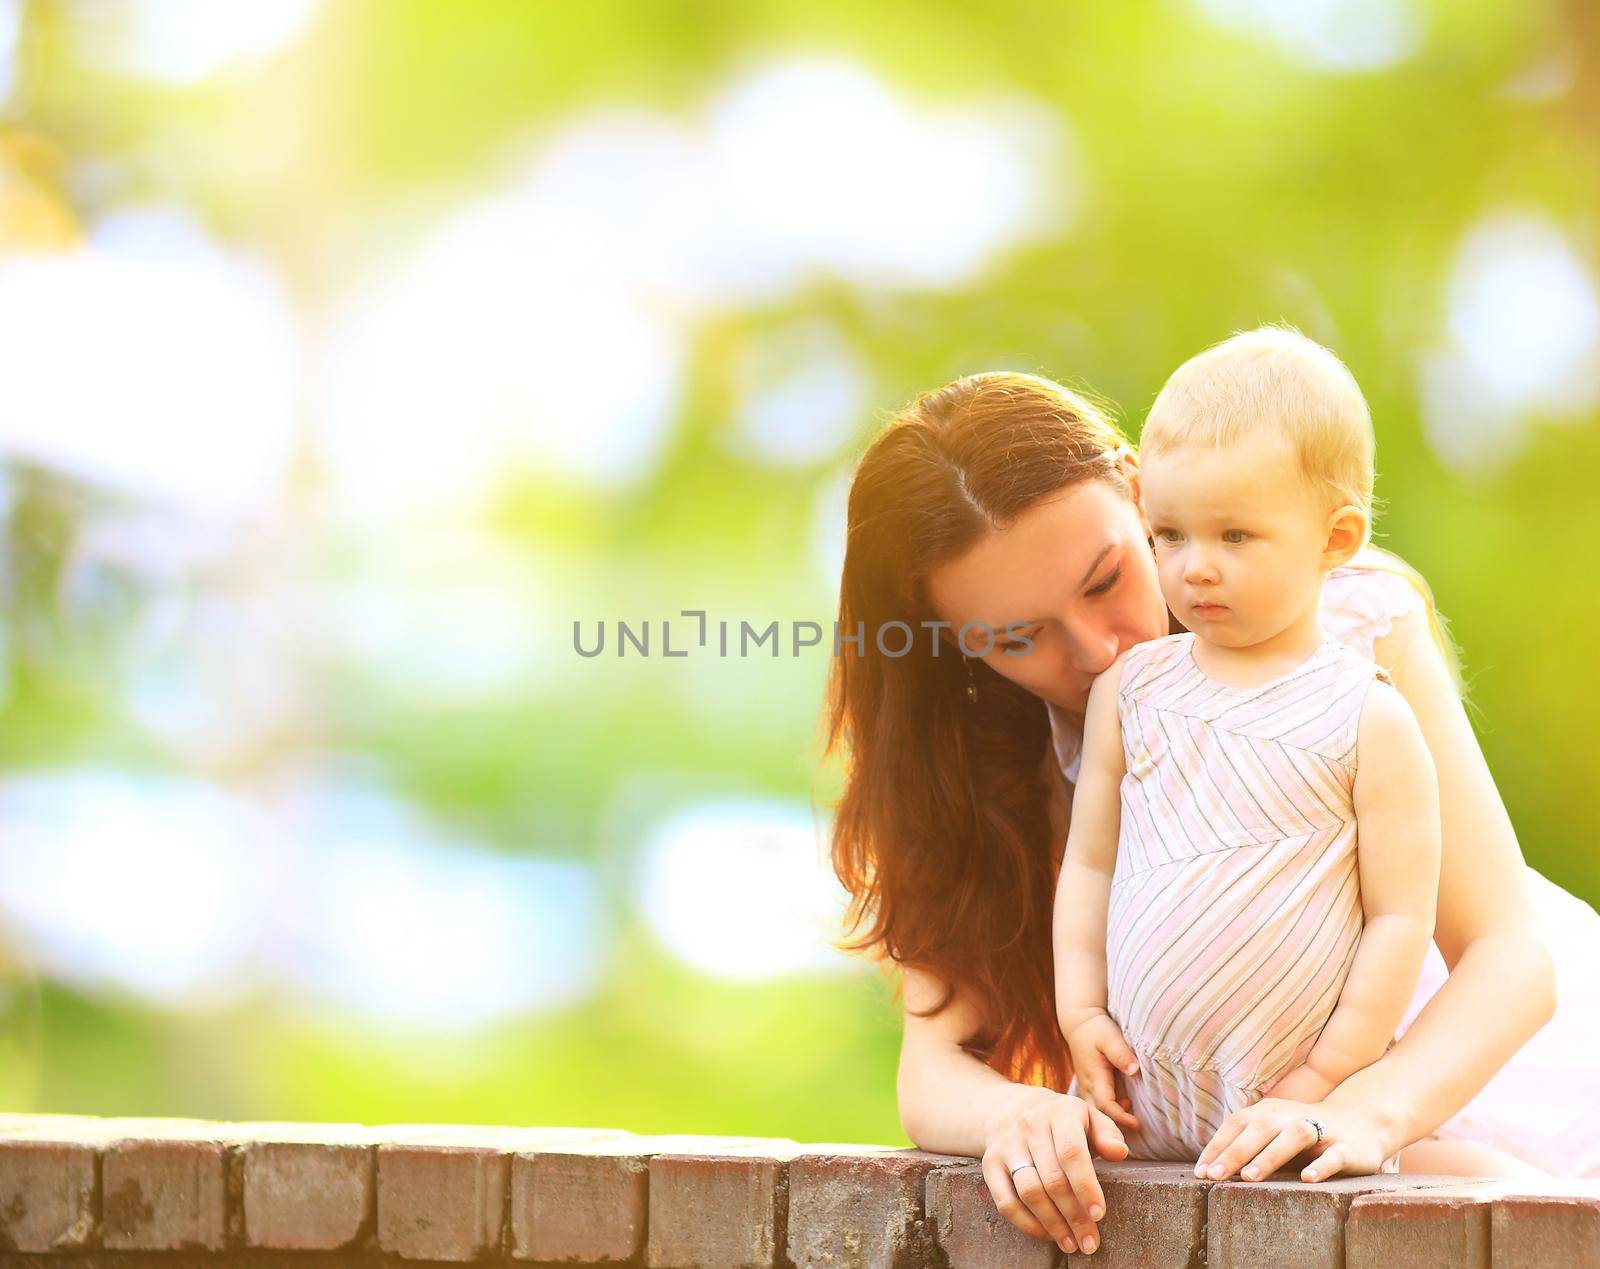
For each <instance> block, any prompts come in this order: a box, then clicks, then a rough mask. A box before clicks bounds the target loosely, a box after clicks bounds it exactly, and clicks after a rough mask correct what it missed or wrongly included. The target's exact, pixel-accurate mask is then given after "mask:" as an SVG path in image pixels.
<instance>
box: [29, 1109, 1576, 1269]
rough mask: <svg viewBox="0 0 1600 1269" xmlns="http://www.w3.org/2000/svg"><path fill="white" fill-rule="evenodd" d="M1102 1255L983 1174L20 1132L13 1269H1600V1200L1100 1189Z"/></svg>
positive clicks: (888, 1162) (763, 1154) (280, 1135)
mask: <svg viewBox="0 0 1600 1269" xmlns="http://www.w3.org/2000/svg"><path fill="white" fill-rule="evenodd" d="M1099 1171H1100V1175H1101V1178H1102V1181H1103V1183H1104V1186H1105V1190H1106V1200H1107V1205H1108V1208H1109V1211H1108V1214H1107V1217H1106V1219H1105V1221H1104V1222H1103V1224H1102V1226H1101V1230H1102V1237H1103V1239H1104V1241H1103V1244H1102V1246H1101V1248H1100V1249H1099V1251H1098V1252H1097V1253H1096V1254H1095V1255H1094V1256H1084V1255H1074V1256H1072V1257H1063V1256H1062V1255H1061V1253H1060V1252H1059V1250H1058V1249H1057V1248H1056V1247H1055V1246H1054V1245H1052V1244H1050V1243H1048V1242H1044V1241H1042V1240H1038V1239H1030V1238H1027V1237H1025V1236H1024V1235H1022V1234H1020V1233H1019V1232H1018V1231H1016V1230H1015V1229H1014V1228H1013V1227H1012V1226H1011V1225H1010V1224H1008V1223H1007V1222H1006V1221H1004V1220H1003V1219H1001V1218H1000V1216H999V1215H998V1213H997V1212H996V1211H995V1209H994V1205H993V1203H992V1202H991V1201H990V1199H989V1193H988V1189H987V1188H986V1187H985V1185H984V1182H983V1177H982V1174H981V1172H980V1170H979V1167H978V1165H977V1163H976V1162H975V1161H974V1160H972V1159H969V1158H958V1157H954V1156H950V1155H939V1154H928V1153H925V1152H923V1151H920V1150H901V1149H896V1148H894V1147H891V1146H865V1145H806V1144H801V1143H798V1142H794V1141H789V1140H785V1139H774V1138H731V1137H693V1136H637V1135H635V1134H632V1133H628V1132H624V1131H621V1130H617V1129H605V1128H593V1129H590V1128H490V1127H472V1126H450V1125H439V1124H402V1125H388V1126H384V1127H368V1126H365V1125H360V1124H261V1123H245V1124H230V1123H212V1122H206V1121H201V1120H176V1119H96V1118H90V1117H84V1116H70V1115H0V1269H4V1266H9V1265H55V1266H58V1267H65V1266H83V1267H85V1269H88V1267H90V1266H95V1267H104V1269H112V1267H114V1266H152V1267H155V1266H162V1267H175V1266H180V1265H181V1266H191V1265H192V1266H202V1265H207V1266H218V1265H230V1266H231V1265H236V1266H240V1267H241V1269H246V1267H250V1266H259V1267H260V1269H268V1267H269V1266H279V1267H288V1266H304V1267H307V1269H309V1267H311V1266H334V1265H338V1266H352V1267H353V1269H359V1267H360V1266H376V1265H395V1266H398V1265H406V1266H413V1267H415V1266H419V1265H427V1264H435V1265H438V1264H459V1263H462V1262H478V1263H495V1264H502V1265H516V1264H529V1263H536V1264H545V1265H577V1264H597V1263H598V1264H632V1265H643V1266H651V1267H653V1269H667V1267H668V1266H735V1265H742V1266H760V1267H762V1269H780V1267H787V1266H807V1267H809V1266H819V1267H820V1266H827V1267H829V1269H850V1267H854V1266H861V1267H867V1266H871V1267H873V1269H877V1267H880V1266H881V1267H883V1269H891V1267H892V1269H911V1267H913V1266H924V1265H928V1266H952V1267H955V1269H964V1267H966V1266H973V1267H976V1269H1006V1267H1010V1266H1017V1267H1019V1269H1022V1267H1027V1269H1034V1267H1037V1269H1048V1267H1051V1266H1059V1265H1062V1264H1064V1263H1065V1264H1070V1265H1071V1266H1074V1267H1076V1266H1083V1265H1098V1266H1124V1265H1142V1266H1194V1267H1196V1269H1198V1267H1200V1266H1207V1267H1209V1269H1223V1267H1228V1266H1248V1267H1249V1269H1259V1267H1261V1266H1271V1267H1272V1269H1293V1267H1295V1266H1300V1265H1308V1266H1309V1265H1317V1266H1330V1267H1337V1266H1341V1265H1349V1266H1352V1267H1356V1266H1383V1267H1384V1269H1388V1267H1390V1266H1404V1269H1425V1267H1427V1266H1433V1265H1439V1266H1449V1267H1450V1269H1456V1267H1458V1266H1469V1267H1470V1266H1489V1265H1495V1266H1544V1265H1549V1266H1562V1267H1563V1269H1566V1267H1568V1266H1583V1265H1600V1186H1595V1185H1573V1184H1562V1183H1557V1182H1552V1183H1550V1185H1549V1187H1548V1188H1546V1189H1544V1190H1542V1191H1541V1192H1537V1193H1535V1192H1530V1191H1529V1190H1528V1189H1527V1188H1526V1187H1525V1186H1519V1185H1513V1184H1510V1183H1506V1182H1491V1181H1475V1180H1471V1179H1463V1178H1460V1177H1428V1176H1376V1177H1358V1178H1350V1179H1340V1180H1336V1181H1332V1182H1326V1183H1323V1184H1321V1185H1315V1186H1311V1185H1302V1184H1300V1183H1299V1182H1297V1181H1294V1180H1293V1179H1292V1176H1290V1175H1286V1176H1285V1177H1284V1178H1282V1179H1274V1180H1270V1181H1264V1182H1256V1183H1252V1184H1244V1183H1218V1182H1207V1181H1199V1180H1196V1179H1195V1178H1194V1176H1193V1175H1192V1173H1191V1172H1190V1170H1189V1169H1187V1168H1185V1167H1183V1166H1181V1165H1176V1164H1159V1165H1154V1164H1108V1163H1102V1164H1101V1165H1100V1167H1099Z"/></svg>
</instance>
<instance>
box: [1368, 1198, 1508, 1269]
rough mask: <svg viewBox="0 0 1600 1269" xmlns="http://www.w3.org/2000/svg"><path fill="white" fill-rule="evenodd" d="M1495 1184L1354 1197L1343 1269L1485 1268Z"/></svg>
mask: <svg viewBox="0 0 1600 1269" xmlns="http://www.w3.org/2000/svg"><path fill="white" fill-rule="evenodd" d="M1498 1189H1499V1187H1498V1186H1497V1185H1495V1184H1494V1183H1478V1184H1461V1185H1451V1186H1440V1187H1439V1188H1437V1189H1429V1190H1402V1191H1398V1192H1390V1193H1381V1194H1362V1195H1358V1196H1357V1197H1356V1198H1355V1199H1354V1200H1353V1201H1352V1202H1351V1204H1350V1211H1349V1214H1348V1215H1347V1216H1346V1217H1345V1223H1344V1259H1345V1265H1346V1266H1347V1269H1389V1266H1391V1265H1404V1266H1406V1269H1485V1267H1486V1266H1487V1265H1488V1264H1489V1206H1490V1200H1491V1199H1492V1198H1493V1197H1494V1195H1495V1194H1496V1192H1497V1191H1498Z"/></svg>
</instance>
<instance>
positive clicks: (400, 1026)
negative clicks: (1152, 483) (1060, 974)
mask: <svg viewBox="0 0 1600 1269" xmlns="http://www.w3.org/2000/svg"><path fill="white" fill-rule="evenodd" d="M1597 12H1600V11H1597V10H1596V9H1595V8H1594V7H1593V6H1592V5H1591V4H1588V3H1583V2H1574V3H1564V4H1563V3H1555V2H1554V0H1532V2H1530V0H1504V2H1502V3H1491V2H1486V0H1485V2H1478V3H1446V2H1445V0H1438V2H1427V0H1127V2H1126V3H1120V4H1116V5H1110V4H1098V3H1060V2H1058V0H1029V2H1026V3H1025V2H1022V0H1018V2H1015V3H1005V4H991V5H987V6H977V5H972V4H950V5H943V6H935V5H930V4H928V3H926V2H925V0H919V2H918V3H915V4H911V3H903V2H901V0H872V2H870V3H862V2H861V0H851V2H850V3H836V2H834V0H822V2H819V3H813V4H808V5H804V6H794V5H780V4H762V3H752V4H745V5H737V6H731V7H730V6H726V5H713V4H706V3H690V2H679V3H652V4H643V3H622V2H619V0H603V2H600V3H589V4H583V5H538V4H526V3H520V2H517V0H497V2H492V3H491V2H487V0H468V2H466V3H444V2H443V0H427V2H423V0H409V2H408V0H382V2H379V0H361V2H357V0H322V2H321V3H318V2H317V0H249V2H248V3H239V4H223V3H217V2H216V0H50V2H45V0H0V100H3V107H0V110H3V114H0V460H3V467H0V514H3V516H4V525H5V536H4V539H3V542H0V595H3V598H4V605H3V613H0V617H3V623H0V708H3V711H4V713H3V717H0V756H3V765H0V930H3V953H4V955H3V960H0V967H3V981H4V984H5V986H4V993H3V995H0V1099H3V1101H4V1104H5V1105H6V1106H7V1107H9V1108H21V1109H27V1108H40V1109H49V1110H82V1111H90V1112H98V1113H185V1114H197V1115H206V1116H217V1117H234V1118H337V1119H344V1120H348V1119H401V1120H413V1121H414V1120H427V1119H444V1120H479V1121H489V1122H525V1123H583V1124H604V1125H611V1126H618V1127H626V1128H632V1129H636V1130H641V1131H666V1130H671V1131H700V1132H724V1131H726V1132H735V1131H739V1132H757V1133H763V1134H773V1135H792V1136H795V1137H799V1138H802V1139H813V1140H868V1141H903V1140H904V1139H903V1137H902V1136H901V1133H900V1128H899V1124H898V1121H897V1118H896V1113H895V1105H894V1067H895V1062H896V1058H897V1055H898V1039H899V1028H898V1015H897V1012H896V1010H895V1008H894V1006H893V1004H892V1002H891V1001H890V999H889V996H888V992H887V988H886V985H885V983H884V982H883V981H882V980H881V979H880V978H879V977H877V976H875V975H873V974H872V973H871V972H868V971H866V970H864V969H863V967H862V966H861V965H860V964H859V963H857V962H854V961H850V960H847V959H846V958H844V957H842V956H840V955H839V954H838V953H836V952H834V951H833V950H831V948H830V946H829V940H830V938H832V937H835V936H837V934H838V932H839V931H838V928H837V926H838V916H839V913H840V911H841V908H842V896H841V893H840V892H839V890H838V887H837V885H836V884H835V883H834V882H833V881H832V879H831V877H830V876H829V875H828V874H827V872H826V871H825V869H824V867H823V866H822V863H821V857H820V849H821V841H822V834H823V832H824V831H825V827H826V822H827V821H826V816H827V805H828V803H829V800H830V798H831V797H832V796H833V794H834V792H835V791H836V789H837V773H836V772H833V771H830V770H825V769H822V768H820V767H819V765H818V755H817V751H816V733H815V722H816V715H817V711H818V706H819V704H820V699H821V693H822V685H823V680H824V677H825V674H826V670H827V664H828V647H827V643H826V642H824V644H823V645H822V646H820V647H811V648H803V649H800V650H799V651H798V652H795V650H794V649H793V647H792V645H791V644H790V642H789V637H790V631H791V629H792V628H793V623H795V622H802V621H814V622H817V623H820V624H822V625H824V626H826V625H827V623H828V622H830V621H831V618H832V615H833V614H832V604H833V600H834V596H835V593H836V581H837V570H838V565H839V559H840V552H841V542H842V529H843V525H842V518H843V499H844V489H845V482H846V480H847V478H848V473H849V470H850V464H851V459H852V456H853V454H854V453H856V452H857V451H858V449H859V446H860V445H861V443H862V441H863V440H864V438H865V437H866V436H868V435H869V434H870V432H871V431H872V429H873V428H874V427H875V426H876V424H877V422H878V421H880V420H881V418H882V417H883V414H884V412H885V411H886V410H888V409H889V408H891V407H893V406H894V405H895V404H896V403H898V402H900V401H901V400H903V399H904V398H906V397H907V396H908V395H910V394H911V393H912V392H914V391H916V390H918V389H920V388H926V387H931V386H934V385H936V384H937V383H939V382H942V381H943V380H945V379H947V378H949V377H951V376H953V375H955V374H958V373H963V372H966V371H972V370H977V369H982V368H1001V367H1004V368H1013V369H1022V370H1034V371H1041V372H1044V373H1047V374H1051V375H1054V376H1056V377H1059V378H1063V379H1067V380H1069V381H1072V382H1075V383H1078V384H1080V385H1087V386H1089V387H1091V388H1093V389H1094V390H1095V391H1096V392H1097V393H1099V394H1101V395H1103V396H1105V397H1108V398H1109V399H1111V400H1112V401H1114V402H1116V403H1117V404H1118V405H1119V406H1120V408H1121V410H1122V412H1123V416H1124V417H1125V418H1127V419H1129V420H1130V421H1131V422H1132V424H1133V426H1135V427H1136V426H1137V421H1138V418H1139V416H1140V414H1141V412H1142V410H1143V408H1144V407H1145V406H1146V405H1147V404H1148V403H1149V401H1150V400H1151V398H1152V397H1153V395H1154V393H1155V391H1156V389H1157V388H1158V387H1159V385H1160V383H1161V381H1162V379H1163V378H1164V377H1165V375H1166V374H1167V373H1168V372H1169V371H1170V370H1171V369H1172V368H1173V367H1175V366H1176V365H1177V364H1178V363H1179V362H1180V361H1182V360H1183V359H1184V358H1185V357H1187V356H1189V355H1190V354H1191V353H1193V352H1195V351H1197V350H1198V349H1199V348H1200V347H1202V346H1204V345H1205V344H1207V343H1210V342H1212V341H1214V340H1216V339H1218V338H1221V337H1222V336H1224V335H1226V334H1228V333H1229V332H1230V331H1232V330H1234V329H1237V328H1241V327H1245V326H1250V325H1254V324H1256V323H1258V322H1261V321H1267V320H1288V321H1292V322H1295V323H1296V324H1298V325H1300V326H1301V327H1302V328H1303V329H1305V330H1306V331H1307V332H1308V333H1310V334H1312V335H1313V336H1315V337H1317V338H1319V339H1322V340H1324V341H1325V342H1328V343H1330V344H1331V345H1332V346H1333V347H1335V348H1336V349H1337V350H1338V351H1339V352H1340V353H1341V354H1342V355H1343V356H1344V357H1345V358H1346V359H1347V360H1348V361H1349V363H1350V364H1351V366H1352V368H1353V369H1354V370H1355V372H1356V374H1357V376H1358V377H1359V379H1360V380H1361V382H1362V383H1363V385H1364V387H1365V388H1366V390H1367V393H1368V395H1369V398H1370V399H1371V401H1372V404H1373V408H1374V414H1375V417H1376V422H1377V429H1378V440H1379V455H1380V473H1381V475H1380V493H1381V495H1382V496H1383V497H1384V498H1385V499H1386V500H1387V503H1388V509H1387V512H1386V514H1385V516H1384V519H1383V521H1382V524H1381V528H1382V530H1383V533H1384V534H1385V535H1386V536H1385V537H1384V538H1383V539H1382V540H1383V541H1385V542H1386V544H1388V545H1389V546H1391V547H1392V548H1394V549H1396V550H1398V551H1399V552H1401V553H1402V554H1403V555H1405V556H1406V557H1408V558H1409V559H1410V560H1411V561H1412V562H1413V563H1415V564H1416V565H1417V566H1418V567H1419V568H1420V569H1421V570H1422V571H1423V572H1424V573H1425V574H1426V576H1427V577H1428V578H1429V579H1430V581H1431V582H1432V584H1433V586H1434V589H1435V592H1436V594H1437V597H1438V600H1439V603H1440V605H1441V607H1442V609H1443V610H1444V612H1445V613H1446V615H1447V616H1448V617H1449V618H1450V619H1451V621H1452V628H1453V630H1454V633H1455V635H1456V637H1457V640H1458V641H1459V643H1460V645H1461V647H1462V650H1463V653H1464V660H1465V665H1466V669H1467V673H1468V676H1469V679H1470V682H1471V690H1472V699H1473V701H1474V704H1475V706H1476V709H1477V711H1478V718H1479V722H1480V725H1481V734H1482V740H1483V745H1484V748H1485V750H1486V752H1487V753H1488V756H1489V759H1490V762H1491V764H1492V766H1493V768H1494V771H1495V774H1496V777H1497V778H1498V780H1499V782H1500V787H1501V789H1502V790H1503V792H1504V795H1505V798H1506V801H1507V803H1508V804H1509V806H1510V808H1511V811H1512V814H1513V817H1514V819H1515V821H1516V824H1517V826H1518V829H1519V832H1520V835H1521V839H1522V842H1523V845H1524V848H1525V850H1526V853H1527V855H1528V857H1529V859H1530V860H1531V861H1532V862H1533V863H1535V864H1536V865H1538V866H1539V867H1541V868H1542V869H1543V870H1544V871H1545V872H1546V873H1547V874H1548V875H1550V876H1551V877H1552V878H1554V879H1555V880H1557V881H1559V882H1561V883H1562V884H1564V885H1566V886H1568V887H1569V888H1571V889H1572V890H1574V891H1575V892H1576V893H1578V894H1580V895H1582V896H1584V897H1585V898H1588V899H1590V900H1594V899H1596V898H1600V854H1597V851H1596V843H1595V834H1596V831H1597V828H1600V822H1597V816H1596V813H1595V793H1594V791H1595V789H1596V788H1597V787H1600V741H1596V739H1595V725H1596V715H1597V709H1600V694H1597V692H1596V691H1595V687H1594V684H1595V674H1594V670H1593V668H1592V647H1593V644H1594V640H1595V632H1596V630H1597V629H1600V590H1597V585H1596V583H1597V581H1600V570H1597V569H1596V566H1595V564H1594V556H1595V554H1596V551H1595V547H1594V541H1595V540H1596V537H1597V535H1600V498H1597V497H1596V493H1595V483H1596V481H1597V479H1600V429H1597V427H1596V420H1597V418H1600V296H1597V280H1596V279H1597V272H1596V269H1597V252H1600V221H1597V219H1596V208H1597V206H1600V202H1597V193H1600V61H1597V54H1600V19H1597V16H1596V14H1597ZM685 609H693V610H703V611H704V612H705V613H706V614H707V621H708V623H710V629H711V636H710V639H709V640H708V646H706V647H701V646H700V645H699V643H698V642H697V641H696V640H695V639H694V638H692V634H693V630H694V624H693V621H692V620H687V621H686V620H685V619H682V618H678V616H677V615H678V614H679V613H680V611H681V610H685ZM669 618H672V619H676V620H675V622H674V625H673V633H672V638H673V641H674V644H675V645H676V646H677V647H679V648H684V647H687V648H688V649H689V650H690V655H687V656H682V657H668V656H666V655H664V654H663V649H662V645H661V639H662V632H661V628H660V623H661V622H662V621H663V620H666V619H669ZM618 620H623V621H628V622H630V623H633V624H634V625H635V627H640V626H643V625H644V623H647V622H648V623H649V624H650V626H651V627H653V630H652V636H653V638H652V645H651V654H650V655H648V656H645V655H638V654H635V652H634V649H633V648H631V647H630V649H629V653H630V654H629V655H626V656H621V657H619V656H618V655H617V644H616V635H617V631H616V628H615V625H614V623H615V622H617V621H618ZM575 621H579V622H582V623H584V627H585V629H586V631H588V632H589V637H591V638H592V635H593V632H594V631H595V630H596V629H597V627H598V624H599V623H600V622H601V621H605V622H606V623H608V625H610V631H609V633H610V635H611V639H612V642H610V643H609V644H608V645H607V647H606V650H605V652H604V653H603V654H602V655H600V656H597V657H594V658H585V657H581V656H579V655H578V654H577V653H576V652H575V650H574V647H573V623H574V622H575ZM721 621H728V622H730V623H732V624H733V626H734V630H735V643H734V647H733V649H731V651H733V652H734V655H729V656H727V657H723V656H720V655H717V654H716V647H715V644H716V633H715V630H716V626H715V623H718V622H721ZM741 621H748V622H750V623H751V624H752V625H753V626H755V627H757V628H758V629H759V628H764V627H766V626H767V625H768V624H769V623H770V622H772V621H778V622H780V625H781V633H782V636H783V639H784V646H783V647H782V648H781V649H780V655H778V656H776V657H774V656H773V655H771V652H770V650H769V648H762V649H760V650H759V651H757V652H755V653H753V654H752V655H749V656H746V657H740V656H738V655H737V654H736V653H737V629H738V623H739V622H741Z"/></svg>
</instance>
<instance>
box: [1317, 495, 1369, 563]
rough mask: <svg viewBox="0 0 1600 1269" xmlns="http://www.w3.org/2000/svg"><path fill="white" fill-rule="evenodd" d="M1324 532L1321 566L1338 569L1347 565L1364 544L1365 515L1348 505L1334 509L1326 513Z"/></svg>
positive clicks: (1365, 536)
mask: <svg viewBox="0 0 1600 1269" xmlns="http://www.w3.org/2000/svg"><path fill="white" fill-rule="evenodd" d="M1324 532H1325V534H1326V538H1325V540H1324V545H1323V548H1322V563H1323V565H1324V566H1325V567H1327V568H1338V567H1339V565H1341V564H1348V563H1349V562H1350V561H1351V560H1353V559H1354V558H1355V556H1356V552H1357V551H1359V550H1360V549H1361V548H1362V546H1364V545H1365V544H1366V541H1367V513H1366V512H1365V511H1363V510H1362V509H1361V508H1360V507H1357V506H1354V505H1350V504H1347V505H1345V506H1343V507H1336V508H1335V509H1334V510H1332V511H1330V512H1329V513H1328V519H1327V521H1326V523H1325V525H1324Z"/></svg>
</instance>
